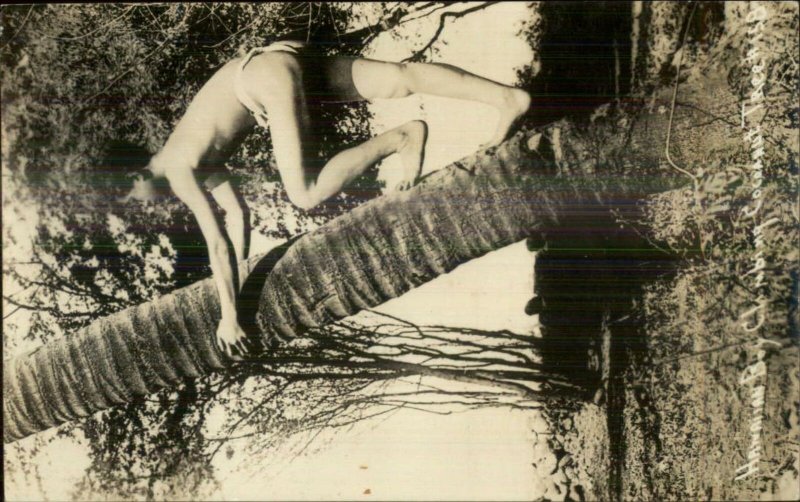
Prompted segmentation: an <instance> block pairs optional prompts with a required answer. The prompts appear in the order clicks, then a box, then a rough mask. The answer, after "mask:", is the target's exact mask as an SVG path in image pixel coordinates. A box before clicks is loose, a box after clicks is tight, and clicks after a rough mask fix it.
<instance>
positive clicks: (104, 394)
mask: <svg viewBox="0 0 800 502" xmlns="http://www.w3.org/2000/svg"><path fill="white" fill-rule="evenodd" d="M681 91H682V92H681V94H680V96H681V99H680V100H679V101H680V102H682V103H686V104H685V105H684V106H681V107H679V109H678V111H676V117H675V121H674V123H673V124H672V138H671V145H672V146H671V149H672V159H673V161H675V162H678V163H689V162H693V161H694V162H695V163H696V159H700V158H702V154H703V153H704V149H703V148H704V147H703V145H702V142H700V143H698V142H697V141H696V138H697V137H698V136H699V137H703V138H708V137H710V136H718V137H727V138H731V137H737V135H738V133H736V132H732V131H736V129H735V127H736V124H735V120H734V125H733V126H731V125H730V124H729V123H728V122H727V121H726V120H708V118H707V111H703V112H700V111H698V110H697V109H695V108H693V107H692V104H693V103H694V104H695V105H696V104H697V103H701V104H703V106H705V107H706V108H708V103H709V102H712V103H717V104H719V103H727V105H725V106H727V107H728V108H731V110H726V113H732V114H733V115H734V116H735V114H736V113H737V112H738V110H737V109H736V98H735V96H733V95H731V94H730V93H729V91H728V89H727V86H726V85H725V80H724V79H721V78H705V79H702V81H700V82H699V83H695V84H689V83H686V84H682V89H681ZM670 98H671V95H670V90H669V89H667V90H666V91H665V92H664V93H662V95H661V97H660V98H659V99H658V100H656V101H655V102H653V103H647V107H645V106H643V105H640V104H634V105H631V106H630V108H629V110H628V111H627V112H620V113H615V114H611V115H610V116H608V117H606V118H601V119H598V120H596V121H595V122H593V123H592V124H588V125H582V126H579V125H576V124H572V123H569V122H566V121H561V122H558V123H555V124H552V125H550V126H548V127H547V128H545V129H542V130H540V131H523V132H520V133H518V134H517V135H516V136H514V137H513V138H511V139H510V140H509V141H507V142H506V143H504V144H503V145H501V146H500V147H499V148H497V149H496V150H494V151H491V150H490V151H487V152H481V153H477V154H475V155H473V156H471V157H468V158H465V159H463V160H461V161H459V162H456V163H454V164H453V165H451V166H450V167H448V168H446V169H444V170H442V171H439V172H437V173H435V174H434V175H432V176H429V177H428V178H427V179H425V180H423V182H422V183H421V184H420V185H418V186H416V187H415V188H414V189H412V190H410V191H408V192H401V193H395V194H392V195H388V196H384V197H380V198H378V199H375V200H373V201H370V202H369V203H367V204H364V205H363V206H361V207H359V208H357V209H355V210H353V211H352V212H350V213H348V214H345V215H343V216H341V217H339V218H337V219H336V220H334V221H332V222H330V223H329V224H327V225H325V226H324V227H322V228H320V229H318V230H316V231H314V232H312V233H310V234H309V235H306V236H304V237H302V238H301V239H300V240H298V241H297V242H296V243H295V244H294V245H293V246H292V247H291V248H290V249H289V251H288V252H287V253H286V255H285V256H284V257H283V258H282V259H281V260H280V261H279V262H278V264H277V265H276V267H275V268H274V270H273V271H272V272H271V273H270V274H269V276H268V277H267V278H266V281H265V283H264V287H263V290H262V294H261V296H260V299H259V300H258V303H257V309H258V315H257V321H258V325H259V328H260V332H261V334H262V336H263V337H264V339H265V341H272V340H276V339H284V340H285V339H291V338H293V337H296V336H298V335H300V334H302V332H303V330H304V329H306V328H308V327H312V326H321V325H324V324H325V323H328V322H331V321H333V320H336V319H341V318H343V317H345V316H347V315H350V314H353V313H355V312H358V311H359V310H361V309H364V308H367V307H372V306H376V305H379V304H381V303H383V302H385V301H387V300H389V299H391V298H395V297H397V296H399V295H401V294H403V293H405V292H406V291H408V290H410V289H412V288H414V287H416V286H418V285H420V284H423V283H425V282H427V281H430V280H432V279H434V278H436V277H437V276H439V275H441V274H444V273H446V272H449V271H450V270H453V269H454V268H455V267H457V266H458V265H460V264H462V263H465V262H467V261H469V260H472V259H474V258H477V257H479V256H481V255H483V254H485V253H488V252H489V251H492V250H495V249H498V248H500V247H503V246H506V245H509V244H512V243H514V242H517V241H520V240H522V239H524V238H525V237H526V236H529V235H534V236H537V237H540V238H541V240H543V241H545V242H546V236H547V235H548V234H550V235H552V234H554V233H557V232H558V231H559V228H560V225H561V223H562V221H564V220H565V219H567V218H568V219H569V221H570V225H575V222H576V221H577V222H583V223H582V224H585V225H586V226H587V228H591V225H592V222H593V221H595V220H596V219H597V217H598V216H600V215H604V216H607V214H608V211H609V210H610V209H612V208H613V209H615V210H617V211H618V212H619V213H620V214H621V216H623V217H626V218H627V219H629V220H632V221H635V220H641V211H642V209H643V208H644V207H645V204H644V202H645V201H646V197H647V196H648V195H649V194H653V193H657V192H663V191H665V190H669V189H671V188H674V187H676V186H678V185H680V184H682V183H685V181H686V180H685V179H683V180H682V179H679V178H676V177H674V176H668V175H665V176H660V175H659V176H653V175H652V174H649V175H648V174H645V173H646V172H650V173H652V172H653V170H652V169H650V170H647V169H643V168H642V167H641V166H653V165H659V164H661V163H662V162H663V157H664V154H663V152H664V145H665V138H666V135H667V126H668V114H666V113H660V112H659V111H658V110H659V106H661V105H664V106H669V104H670ZM688 126H692V127H693V128H691V127H688ZM673 196H674V197H676V198H680V197H682V196H683V191H679V190H675V191H673ZM637 231H642V229H638V230H637ZM257 260H258V258H255V259H254V260H253V261H257ZM254 308H255V307H254ZM219 315H220V312H219V305H218V301H217V295H216V291H215V289H214V285H213V282H212V281H211V280H210V279H207V280H204V281H201V282H199V283H197V284H194V285H192V286H190V287H187V288H184V289H181V290H178V291H176V292H174V293H172V294H168V295H165V296H162V297H160V298H157V299H155V300H153V301H152V302H149V303H146V304H144V305H140V306H138V307H135V308H129V309H127V310H124V311H121V312H119V313H117V314H114V315H112V316H109V317H107V318H104V319H100V320H98V321H96V322H94V323H93V324H91V325H90V326H88V327H87V328H85V329H83V330H80V331H79V332H77V333H74V334H72V335H70V336H67V337H64V338H60V339H56V340H53V341H52V342H50V343H48V344H46V345H45V346H42V347H40V348H39V349H37V350H36V351H34V352H32V353H29V354H26V355H23V356H20V357H16V358H14V359H11V360H9V361H6V362H5V364H4V367H3V390H4V394H5V397H4V401H3V408H4V418H5V420H4V425H3V438H4V441H5V442H9V441H15V440H17V439H20V438H23V437H25V436H27V435H30V434H33V433H35V432H37V431H41V430H44V429H47V428H49V427H53V426H56V425H58V424H61V423H63V422H66V421H70V420H74V419H76V418H80V417H85V416H87V415H89V414H91V413H94V412H96V411H99V410H103V409H106V408H108V407H111V406H113V405H116V404H120V403H124V402H129V401H130V400H131V399H132V398H134V397H135V396H142V395H147V394H150V393H152V392H155V391H157V390H159V389H162V388H165V387H171V386H175V385H177V384H178V383H180V382H181V381H183V380H185V379H188V378H196V377H198V376H201V375H205V374H207V373H209V372H212V371H217V370H225V369H226V368H228V367H229V366H230V364H231V362H230V361H227V360H226V359H225V357H224V356H223V355H222V354H220V353H219V352H218V351H217V349H216V348H215V346H214V343H213V336H214V333H215V327H216V324H217V321H218V319H219Z"/></svg>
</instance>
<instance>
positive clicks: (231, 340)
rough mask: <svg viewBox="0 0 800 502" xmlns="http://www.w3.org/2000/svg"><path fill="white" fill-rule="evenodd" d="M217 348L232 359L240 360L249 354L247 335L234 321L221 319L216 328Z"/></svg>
mask: <svg viewBox="0 0 800 502" xmlns="http://www.w3.org/2000/svg"><path fill="white" fill-rule="evenodd" d="M216 342H217V348H219V350H220V351H222V352H224V353H225V354H227V356H228V357H230V358H232V359H237V360H239V359H241V358H242V357H243V356H244V355H246V354H247V353H248V352H249V349H250V343H249V341H248V339H247V334H246V333H245V332H244V331H243V330H242V328H241V326H239V323H238V322H237V321H236V319H231V318H223V319H222V320H221V321H220V322H219V326H218V327H217V338H216Z"/></svg>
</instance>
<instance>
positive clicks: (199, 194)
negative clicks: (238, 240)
mask: <svg viewBox="0 0 800 502" xmlns="http://www.w3.org/2000/svg"><path fill="white" fill-rule="evenodd" d="M167 179H168V180H169V183H170V187H171V188H172V191H173V192H174V193H175V195H177V196H178V198H179V199H181V200H182V201H183V202H184V203H185V204H186V205H187V206H188V207H189V209H190V210H191V211H192V213H193V214H194V216H195V218H196V219H197V223H198V225H199V226H200V231H201V232H202V233H203V237H204V238H205V240H206V244H207V245H208V258H209V262H210V264H211V271H212V273H213V274H214V282H215V283H216V286H217V292H218V294H219V301H220V309H221V311H222V319H221V320H220V324H219V328H218V329H217V341H218V343H219V344H220V348H221V349H222V350H223V351H224V352H225V353H227V354H228V355H229V356H232V355H233V351H232V348H236V349H238V350H239V351H240V353H245V352H246V347H245V342H246V335H245V333H244V331H242V329H241V327H240V326H239V323H238V320H237V312H236V291H237V289H238V288H237V286H238V285H237V275H236V269H235V268H234V267H233V266H232V263H231V256H230V253H229V251H228V242H227V240H226V238H225V235H224V234H223V229H222V228H220V225H219V222H218V221H217V217H216V215H215V214H214V210H213V209H212V207H211V203H210V201H209V200H208V198H207V197H206V194H205V193H203V190H202V189H201V188H200V185H199V184H198V182H197V178H196V177H195V175H194V171H193V170H192V169H191V168H190V167H189V168H176V169H170V170H167Z"/></svg>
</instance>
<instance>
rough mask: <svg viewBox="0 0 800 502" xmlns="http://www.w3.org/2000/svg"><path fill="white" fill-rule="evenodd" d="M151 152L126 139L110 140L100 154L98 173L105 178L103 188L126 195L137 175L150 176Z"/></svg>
mask: <svg viewBox="0 0 800 502" xmlns="http://www.w3.org/2000/svg"><path fill="white" fill-rule="evenodd" d="M151 157H152V155H151V153H150V152H149V151H147V149H146V148H144V147H142V146H140V145H137V144H135V143H132V142H130V141H124V140H112V141H109V142H108V143H107V144H106V145H105V147H104V148H103V150H102V152H101V155H100V162H99V165H98V166H97V169H96V174H97V175H98V176H99V177H100V178H102V179H103V180H104V183H102V184H103V185H105V186H104V187H103V188H104V189H105V190H110V192H111V194H110V195H113V196H116V197H119V196H122V195H125V194H127V193H128V191H130V189H131V188H132V187H133V182H134V180H135V179H136V177H137V176H143V177H145V178H146V177H148V176H151V175H152V174H151V172H150V170H149V169H147V165H148V164H149V163H150V158H151Z"/></svg>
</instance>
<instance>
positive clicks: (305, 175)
mask: <svg viewBox="0 0 800 502" xmlns="http://www.w3.org/2000/svg"><path fill="white" fill-rule="evenodd" d="M276 85H277V87H275V88H273V89H272V92H270V93H265V95H264V102H265V105H266V108H267V114H268V115H269V128H270V135H271V136H272V144H273V147H274V153H275V160H276V163H277V165H278V170H279V172H280V175H281V180H282V181H283V183H284V186H285V188H286V192H287V194H288V195H289V199H290V200H291V201H292V202H293V203H294V204H295V205H297V206H299V207H302V208H305V209H308V208H312V207H314V206H316V205H318V204H319V203H321V202H323V201H324V200H326V199H328V198H330V197H332V196H334V195H336V194H337V193H339V192H341V191H342V189H343V188H344V187H345V186H346V185H347V184H348V183H350V182H352V181H353V180H354V179H355V178H356V177H358V176H359V175H360V174H361V173H363V172H364V170H366V169H367V168H368V167H370V166H372V165H373V164H375V163H376V162H377V161H379V160H381V159H383V158H384V157H388V156H389V155H392V154H393V153H399V154H400V155H401V159H402V161H403V176H402V181H401V182H400V184H399V186H398V188H407V187H410V186H411V185H412V184H413V182H414V180H415V179H416V177H417V176H418V175H419V172H420V169H421V167H422V155H423V150H424V147H425V141H426V139H427V127H426V126H425V123H424V122H422V121H412V122H408V123H407V124H404V125H402V126H399V127H396V128H394V129H392V130H390V131H387V132H385V133H383V134H379V135H378V136H375V137H374V138H372V139H370V140H368V141H366V142H364V143H362V144H360V145H358V146H355V147H352V148H348V149H346V150H344V151H341V152H339V153H338V154H336V155H335V156H333V158H331V159H330V160H329V161H328V162H327V163H326V164H325V166H324V167H323V168H322V170H321V171H320V172H319V174H318V175H317V176H314V175H313V174H312V172H311V170H310V169H308V166H307V165H306V163H305V159H306V158H308V156H309V155H310V153H311V152H308V151H306V148H307V145H308V137H309V127H310V121H309V115H308V106H307V103H306V98H305V94H304V92H303V89H302V87H301V85H300V83H299V80H298V79H297V78H293V77H291V76H290V77H288V78H285V79H280V84H276Z"/></svg>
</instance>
